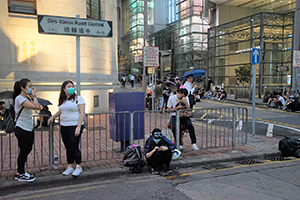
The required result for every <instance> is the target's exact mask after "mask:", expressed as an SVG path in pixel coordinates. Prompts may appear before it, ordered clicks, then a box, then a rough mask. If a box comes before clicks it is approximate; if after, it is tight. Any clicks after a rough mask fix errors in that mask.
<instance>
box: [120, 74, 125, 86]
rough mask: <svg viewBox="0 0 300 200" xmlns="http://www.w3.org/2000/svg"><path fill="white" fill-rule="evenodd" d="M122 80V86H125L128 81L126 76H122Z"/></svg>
mask: <svg viewBox="0 0 300 200" xmlns="http://www.w3.org/2000/svg"><path fill="white" fill-rule="evenodd" d="M121 82H122V86H121V87H123V88H125V83H126V77H125V76H122V77H121Z"/></svg>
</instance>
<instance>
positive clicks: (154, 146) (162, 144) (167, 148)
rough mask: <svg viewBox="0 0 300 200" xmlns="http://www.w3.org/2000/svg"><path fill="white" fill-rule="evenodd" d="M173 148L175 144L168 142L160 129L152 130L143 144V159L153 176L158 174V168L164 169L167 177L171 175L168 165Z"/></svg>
mask: <svg viewBox="0 0 300 200" xmlns="http://www.w3.org/2000/svg"><path fill="white" fill-rule="evenodd" d="M175 148H176V146H175V144H173V143H172V142H171V141H170V140H168V139H167V138H166V137H165V136H164V135H163V133H162V131H161V130H160V129H158V128H155V129H153V130H152V134H151V136H150V137H149V138H148V139H147V141H146V143H145V157H146V161H147V163H148V165H150V167H151V169H150V170H151V171H150V172H151V173H152V174H153V175H158V174H160V172H159V171H158V168H159V167H164V168H165V172H166V173H167V174H168V175H171V174H173V171H172V169H171V168H170V163H171V159H172V150H174V149H175Z"/></svg>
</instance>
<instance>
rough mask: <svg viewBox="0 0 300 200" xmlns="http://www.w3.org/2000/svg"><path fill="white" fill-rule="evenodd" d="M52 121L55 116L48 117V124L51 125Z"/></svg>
mask: <svg viewBox="0 0 300 200" xmlns="http://www.w3.org/2000/svg"><path fill="white" fill-rule="evenodd" d="M52 122H53V117H50V118H49V119H48V126H49V125H50V124H51V123H52Z"/></svg>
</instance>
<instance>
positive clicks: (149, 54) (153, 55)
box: [143, 46, 159, 67]
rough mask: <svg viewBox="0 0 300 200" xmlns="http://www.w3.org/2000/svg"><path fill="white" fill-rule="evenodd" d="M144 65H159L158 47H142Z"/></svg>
mask: <svg viewBox="0 0 300 200" xmlns="http://www.w3.org/2000/svg"><path fill="white" fill-rule="evenodd" d="M143 61H144V67H159V48H158V47H149V46H145V47H143Z"/></svg>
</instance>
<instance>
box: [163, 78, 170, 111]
mask: <svg viewBox="0 0 300 200" xmlns="http://www.w3.org/2000/svg"><path fill="white" fill-rule="evenodd" d="M171 93H172V91H171V89H170V83H167V84H166V86H165V87H164V88H163V96H164V106H163V108H164V109H165V110H166V109H167V103H168V100H169V97H170V96H171Z"/></svg>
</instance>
